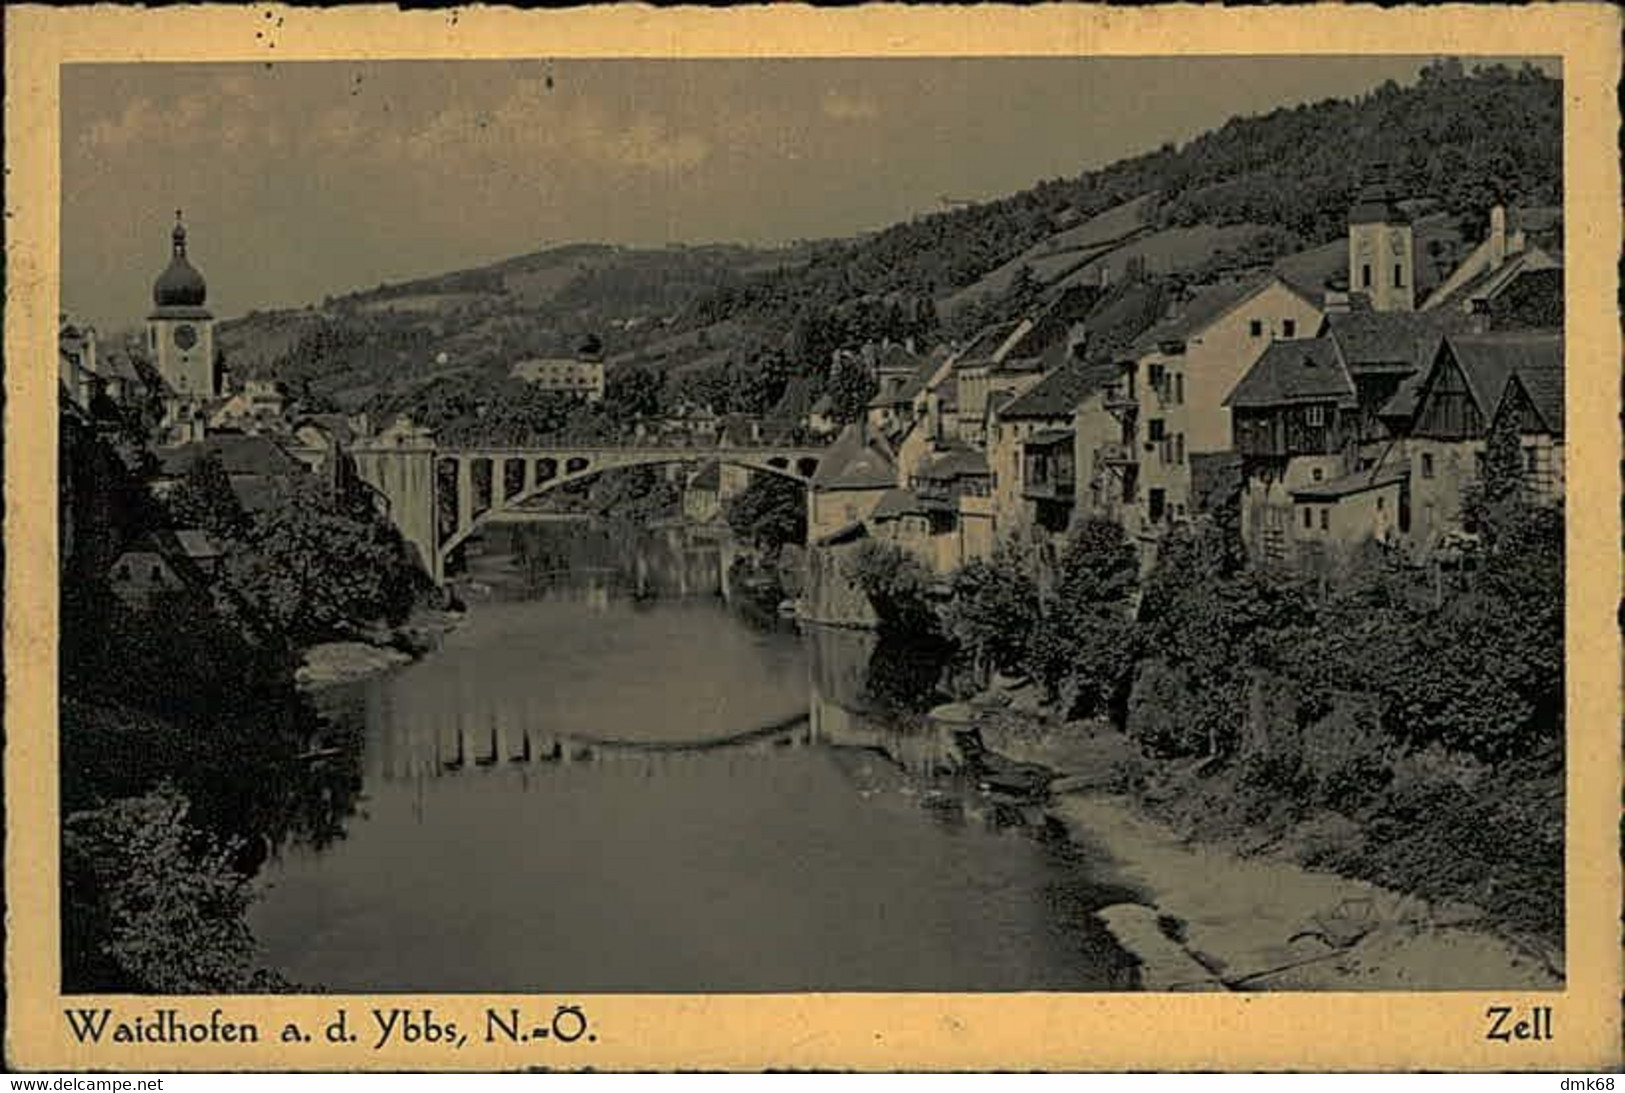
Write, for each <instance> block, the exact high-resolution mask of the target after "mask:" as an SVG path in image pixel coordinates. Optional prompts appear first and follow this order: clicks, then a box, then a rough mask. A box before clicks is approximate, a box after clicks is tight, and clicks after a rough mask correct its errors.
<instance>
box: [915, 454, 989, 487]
mask: <svg viewBox="0 0 1625 1093" xmlns="http://www.w3.org/2000/svg"><path fill="white" fill-rule="evenodd" d="M992 473H993V472H992V470H991V469H990V468H989V467H988V465H987V453H986V452H983V451H980V450H978V449H976V448H955V449H953V450H952V451H947V452H944V453H943V454H942V455H939V456H937V457H936V458H935V459H932V460H930V461H929V462H926V463H923V464H921V466H920V469H919V470H918V471H916V472H915V476H916V477H918V478H923V479H926V480H927V481H930V482H950V481H952V480H953V479H955V478H984V477H986V476H987V475H990V474H992Z"/></svg>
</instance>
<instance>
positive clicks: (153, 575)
mask: <svg viewBox="0 0 1625 1093" xmlns="http://www.w3.org/2000/svg"><path fill="white" fill-rule="evenodd" d="M147 579H148V580H149V581H151V582H152V583H153V584H163V583H164V571H163V567H161V566H153V567H152V568H151V569H149V570H148V571H147Z"/></svg>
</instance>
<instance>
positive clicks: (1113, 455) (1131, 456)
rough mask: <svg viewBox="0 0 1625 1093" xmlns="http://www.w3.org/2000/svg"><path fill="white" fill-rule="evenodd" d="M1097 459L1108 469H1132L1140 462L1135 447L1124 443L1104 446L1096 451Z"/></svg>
mask: <svg viewBox="0 0 1625 1093" xmlns="http://www.w3.org/2000/svg"><path fill="white" fill-rule="evenodd" d="M1095 458H1096V459H1098V460H1099V461H1100V462H1102V463H1104V464H1105V465H1106V466H1108V467H1132V466H1134V465H1136V464H1137V463H1139V462H1140V457H1139V455H1138V454H1137V453H1136V452H1135V450H1134V445H1132V444H1123V443H1112V444H1102V445H1101V446H1100V447H1098V448H1096V449H1095Z"/></svg>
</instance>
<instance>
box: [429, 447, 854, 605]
mask: <svg viewBox="0 0 1625 1093" xmlns="http://www.w3.org/2000/svg"><path fill="white" fill-rule="evenodd" d="M822 454H823V453H822V452H821V451H818V450H816V449H790V450H781V449H755V448H647V449H637V448H601V449H591V450H576V451H573V452H572V451H566V450H549V449H501V448H496V449H467V450H463V451H456V450H450V451H440V452H437V453H436V465H437V468H438V466H439V464H440V463H443V462H446V461H451V462H454V463H456V464H457V484H458V491H459V496H458V498H457V501H456V512H457V518H456V521H455V525H454V527H453V528H452V530H451V532H450V534H448V535H446V537H445V538H444V539H443V540H441V541H440V542H439V543H438V545H437V548H436V558H435V568H436V570H437V573H436V574H435V576H436V579H437V580H438V579H440V575H441V574H443V573H444V572H445V563H446V560H447V559H448V558H449V557H450V556H451V552H452V551H453V550H456V549H457V548H458V547H459V546H461V545H462V544H463V543H464V542H466V541H467V540H468V538H469V537H470V536H472V535H473V534H474V532H476V531H478V530H479V529H481V528H483V527H485V526H486V525H488V524H492V523H496V522H499V521H500V520H501V519H502V517H504V516H507V515H511V514H512V513H513V512H514V510H516V509H518V508H519V507H520V506H522V505H524V504H526V503H527V502H529V501H533V500H535V499H536V498H538V497H541V496H543V495H544V494H547V493H550V492H551V491H553V490H555V489H557V488H559V487H560V486H567V485H570V484H571V483H574V482H580V481H583V480H585V479H588V478H592V477H594V476H596V475H600V474H603V473H605V472H606V471H614V470H625V469H629V468H633V467H654V466H664V465H669V464H673V463H722V464H726V465H728V466H732V467H741V468H744V469H745V470H750V471H757V472H760V473H764V474H771V475H774V476H776V477H779V478H787V479H789V480H791V481H792V482H798V483H800V484H801V485H802V486H807V485H809V484H810V483H811V482H812V477H813V475H814V474H816V473H817V472H818V466H819V462H820V457H821V456H822ZM514 459H521V460H523V461H524V466H525V478H524V485H523V487H522V488H521V489H520V490H519V491H518V492H517V493H513V494H508V493H507V492H506V490H505V489H499V487H503V486H505V485H506V483H505V481H504V477H505V476H504V470H503V468H504V467H505V466H506V465H507V462H508V461H509V460H514ZM480 461H488V462H489V463H490V465H491V472H490V482H491V486H490V489H491V495H490V504H489V505H487V506H486V507H485V508H483V509H481V510H480V511H478V512H475V511H474V507H473V504H472V502H473V500H474V498H473V496H472V493H473V470H472V468H473V465H474V463H476V462H480ZM544 465H545V466H547V467H548V468H549V469H550V471H551V473H550V474H546V475H544V474H543V473H542V468H543V466H544Z"/></svg>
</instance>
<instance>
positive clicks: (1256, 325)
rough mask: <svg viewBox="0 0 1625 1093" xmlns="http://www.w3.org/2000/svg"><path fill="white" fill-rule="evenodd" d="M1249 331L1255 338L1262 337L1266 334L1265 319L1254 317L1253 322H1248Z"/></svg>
mask: <svg viewBox="0 0 1625 1093" xmlns="http://www.w3.org/2000/svg"><path fill="white" fill-rule="evenodd" d="M1247 333H1248V334H1250V335H1252V336H1253V337H1255V338H1262V337H1263V336H1264V320H1262V319H1254V320H1253V321H1252V322H1250V323H1248V324H1247Z"/></svg>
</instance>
